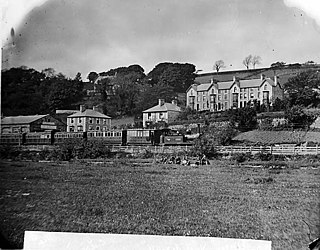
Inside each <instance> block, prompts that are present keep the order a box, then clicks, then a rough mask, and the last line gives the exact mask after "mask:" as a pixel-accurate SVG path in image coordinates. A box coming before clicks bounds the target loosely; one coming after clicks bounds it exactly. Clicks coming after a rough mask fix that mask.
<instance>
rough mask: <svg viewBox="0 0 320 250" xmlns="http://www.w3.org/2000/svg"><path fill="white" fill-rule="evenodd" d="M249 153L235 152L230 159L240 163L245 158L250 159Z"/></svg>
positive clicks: (245, 159)
mask: <svg viewBox="0 0 320 250" xmlns="http://www.w3.org/2000/svg"><path fill="white" fill-rule="evenodd" d="M251 157H252V156H251V154H250V153H237V154H233V155H232V156H231V158H230V160H232V161H235V162H237V163H242V162H245V161H247V160H250V159H251Z"/></svg>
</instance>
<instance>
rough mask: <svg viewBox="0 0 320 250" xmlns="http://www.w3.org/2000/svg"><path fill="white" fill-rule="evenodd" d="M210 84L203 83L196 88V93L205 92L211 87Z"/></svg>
mask: <svg viewBox="0 0 320 250" xmlns="http://www.w3.org/2000/svg"><path fill="white" fill-rule="evenodd" d="M211 85H212V84H211V83H204V84H200V85H198V86H197V91H207V90H208V89H209V88H210V87H211Z"/></svg>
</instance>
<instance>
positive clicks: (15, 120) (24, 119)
mask: <svg viewBox="0 0 320 250" xmlns="http://www.w3.org/2000/svg"><path fill="white" fill-rule="evenodd" d="M46 116H48V115H20V116H8V117H5V118H3V119H2V120H1V124H2V125H11V124H29V123H32V122H34V121H37V120H39V119H41V118H43V117H46Z"/></svg>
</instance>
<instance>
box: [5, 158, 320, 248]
mask: <svg viewBox="0 0 320 250" xmlns="http://www.w3.org/2000/svg"><path fill="white" fill-rule="evenodd" d="M319 169H320V168H319V167H318V168H311V167H304V168H300V169H293V168H292V169H269V168H254V167H246V166H241V167H240V166H237V165H231V164H230V162H223V161H216V162H213V164H212V165H211V166H198V167H191V166H188V167H184V166H177V165H152V164H142V163H139V164H134V163H133V162H128V161H124V160H118V161H115V162H113V163H111V162H109V163H102V164H98V163H96V164H92V163H91V164H89V163H84V162H82V163H35V162H5V161H3V162H1V167H0V177H1V180H0V181H1V182H0V183H1V186H0V188H1V190H0V225H1V228H0V230H1V234H2V235H3V236H4V237H5V238H6V239H7V240H8V242H7V243H6V245H3V246H2V247H7V248H8V247H14V248H22V247H23V234H24V231H25V230H47V231H65V232H99V233H129V234H159V235H185V236H188V235H190V236H194V235H196V236H208V237H210V236H212V237H232V238H233V237H234V238H250V239H264V240H271V241H272V247H273V249H307V244H308V243H309V242H310V241H311V240H313V239H314V238H316V237H318V236H319V234H320V231H319V228H320V222H319V221H320V201H319V190H320V170H319ZM3 244H4V243H3Z"/></svg>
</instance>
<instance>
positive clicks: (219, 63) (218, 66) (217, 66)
mask: <svg viewBox="0 0 320 250" xmlns="http://www.w3.org/2000/svg"><path fill="white" fill-rule="evenodd" d="M225 67H226V66H225V65H224V61H222V60H218V61H216V62H215V63H214V65H213V69H215V70H216V71H217V72H219V71H220V69H221V68H225Z"/></svg>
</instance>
